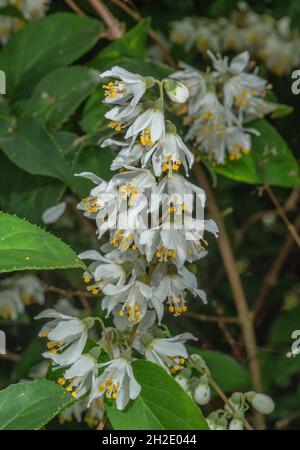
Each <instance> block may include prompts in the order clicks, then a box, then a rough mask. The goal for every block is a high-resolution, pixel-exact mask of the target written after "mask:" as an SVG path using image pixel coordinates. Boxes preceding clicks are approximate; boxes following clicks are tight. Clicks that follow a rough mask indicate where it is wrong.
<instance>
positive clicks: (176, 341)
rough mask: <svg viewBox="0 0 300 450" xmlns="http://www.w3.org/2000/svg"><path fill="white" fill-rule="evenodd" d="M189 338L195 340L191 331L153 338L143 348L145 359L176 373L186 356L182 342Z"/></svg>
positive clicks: (182, 365)
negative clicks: (169, 336)
mask: <svg viewBox="0 0 300 450" xmlns="http://www.w3.org/2000/svg"><path fill="white" fill-rule="evenodd" d="M190 339H192V340H194V341H196V340H197V338H195V337H194V336H193V335H192V334H191V333H183V334H179V335H178V336H174V337H171V338H166V339H153V340H152V341H151V342H150V344H149V345H148V346H147V347H146V348H145V349H144V354H145V359H146V360H148V361H152V362H153V363H155V364H158V365H160V366H161V367H162V368H163V369H165V370H166V371H167V372H169V371H170V372H171V373H172V374H177V373H178V372H179V371H180V370H181V369H183V367H184V364H185V360H186V359H187V358H188V354H187V351H186V348H185V346H184V344H185V342H186V341H187V340H190Z"/></svg>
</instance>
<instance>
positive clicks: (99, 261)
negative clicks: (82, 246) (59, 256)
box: [78, 250, 127, 294]
mask: <svg viewBox="0 0 300 450" xmlns="http://www.w3.org/2000/svg"><path fill="white" fill-rule="evenodd" d="M78 257H79V258H80V259H90V260H92V261H93V262H92V263H91V264H90V265H89V271H90V272H91V273H92V274H93V278H94V280H95V283H93V284H92V285H89V286H88V288H87V289H88V290H89V291H92V293H93V294H98V292H99V291H101V290H102V289H103V288H104V286H106V285H107V284H114V285H116V286H120V285H122V284H124V283H125V281H126V276H127V274H126V271H125V270H124V267H123V265H122V263H121V264H120V263H119V262H118V261H120V260H119V258H118V256H117V255H116V254H115V253H111V254H108V255H106V256H103V255H101V253H99V252H97V251H96V250H87V251H85V252H82V253H80V254H79V255H78ZM83 280H84V282H85V283H89V282H90V281H91V280H92V278H91V276H90V274H89V273H88V272H84V275H83Z"/></svg>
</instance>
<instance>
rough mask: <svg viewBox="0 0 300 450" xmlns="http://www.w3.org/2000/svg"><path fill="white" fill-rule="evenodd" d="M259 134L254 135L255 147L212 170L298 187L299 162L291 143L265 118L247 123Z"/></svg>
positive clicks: (239, 178) (252, 180)
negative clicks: (290, 145)
mask: <svg viewBox="0 0 300 450" xmlns="http://www.w3.org/2000/svg"><path fill="white" fill-rule="evenodd" d="M248 126H249V128H255V129H256V130H258V131H259V132H260V136H252V149H251V152H250V153H249V155H243V156H242V157H241V158H240V159H239V160H237V161H228V162H227V163H226V164H224V165H223V166H216V167H214V168H212V170H213V171H214V172H216V173H218V174H220V175H223V176H225V177H227V178H230V179H232V180H235V181H242V182H244V183H249V184H265V183H267V184H269V185H270V186H281V187H287V188H288V187H295V186H299V185H300V175H299V166H298V163H297V161H296V159H295V158H294V156H293V154H292V152H291V150H290V148H289V146H288V144H287V143H286V142H285V140H284V139H283V138H282V136H281V135H280V134H279V133H278V131H276V129H275V128H274V127H273V126H272V125H270V124H269V123H268V122H267V121H266V120H256V121H254V122H252V123H251V124H248Z"/></svg>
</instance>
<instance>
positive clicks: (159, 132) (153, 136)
mask: <svg viewBox="0 0 300 450" xmlns="http://www.w3.org/2000/svg"><path fill="white" fill-rule="evenodd" d="M139 134H140V143H141V144H142V145H144V146H152V145H154V144H155V143H156V142H157V141H158V140H159V139H161V138H163V137H164V135H165V118H164V114H163V112H162V111H161V109H159V108H156V107H152V108H149V109H147V110H146V111H145V112H143V113H142V114H141V115H140V116H138V117H137V118H136V119H135V121H134V122H133V124H132V125H131V126H130V127H129V128H128V130H127V132H126V135H125V139H129V138H131V140H132V143H133V142H134V141H135V139H136V138H137V136H138V135H139Z"/></svg>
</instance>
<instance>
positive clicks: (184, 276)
mask: <svg viewBox="0 0 300 450" xmlns="http://www.w3.org/2000/svg"><path fill="white" fill-rule="evenodd" d="M160 271H161V268H160V266H158V269H157V273H158V274H159V272H160ZM155 275H156V274H155ZM155 275H154V277H153V278H154V282H155V281H156V280H155ZM186 289H188V290H190V291H191V292H192V294H193V295H194V296H198V297H200V298H201V300H202V301H203V303H207V300H206V295H205V292H204V291H202V290H201V289H198V287H197V278H196V276H195V275H194V274H193V273H191V272H190V271H189V270H188V269H186V268H185V267H181V268H180V270H179V273H178V274H166V275H164V276H163V278H162V279H161V281H160V282H159V284H158V286H157V287H155V289H154V295H155V296H156V297H157V298H158V299H159V300H160V301H161V302H164V301H165V300H166V299H167V303H168V305H169V311H170V312H171V313H174V316H180V315H181V314H182V313H184V312H186V311H187V309H188V308H187V305H186V301H185V296H186V292H185V290H186Z"/></svg>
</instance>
